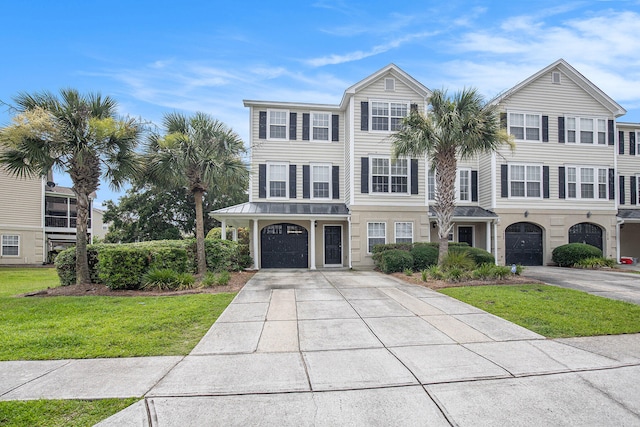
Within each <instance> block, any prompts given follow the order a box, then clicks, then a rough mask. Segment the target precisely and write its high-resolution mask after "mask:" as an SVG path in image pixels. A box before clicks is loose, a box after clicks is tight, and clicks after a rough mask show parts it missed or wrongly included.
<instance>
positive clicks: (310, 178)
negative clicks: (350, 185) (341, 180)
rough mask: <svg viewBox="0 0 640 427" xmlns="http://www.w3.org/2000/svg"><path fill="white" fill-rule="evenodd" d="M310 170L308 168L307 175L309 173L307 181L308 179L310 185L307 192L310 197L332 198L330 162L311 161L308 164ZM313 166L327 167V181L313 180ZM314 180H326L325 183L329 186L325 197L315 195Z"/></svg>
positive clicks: (319, 198) (318, 198)
mask: <svg viewBox="0 0 640 427" xmlns="http://www.w3.org/2000/svg"><path fill="white" fill-rule="evenodd" d="M309 166H310V168H309V169H310V170H309V175H311V176H310V177H309V181H310V185H311V188H310V189H309V193H310V195H311V199H316V200H327V199H331V198H332V194H331V190H332V187H333V185H332V182H331V166H332V165H331V163H311V164H310V165H309ZM314 168H327V181H316V180H315V175H314V173H313V170H314ZM316 182H326V183H327V185H328V186H329V192H328V195H327V197H318V196H316V195H315V189H314V184H315V183H316Z"/></svg>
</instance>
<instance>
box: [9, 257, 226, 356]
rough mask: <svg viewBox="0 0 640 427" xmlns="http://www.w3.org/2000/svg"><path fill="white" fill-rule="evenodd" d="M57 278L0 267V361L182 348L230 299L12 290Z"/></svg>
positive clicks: (188, 347) (170, 351)
mask: <svg viewBox="0 0 640 427" xmlns="http://www.w3.org/2000/svg"><path fill="white" fill-rule="evenodd" d="M56 283H57V278H56V276H55V271H54V270H51V269H43V268H31V269H24V268H23V269H5V268H2V269H0V342H1V343H2V345H1V346H0V360H44V359H67V358H69V359H76V358H94V357H132V356H166V355H184V354H188V353H189V351H191V349H193V347H194V346H195V345H196V344H197V342H198V341H199V340H200V339H201V338H202V336H203V335H204V334H205V333H206V332H207V330H208V329H209V328H210V327H211V325H212V324H213V322H215V320H216V319H217V318H218V316H219V315H220V314H221V313H222V311H223V310H224V309H225V308H226V307H227V305H229V303H230V302H231V300H232V299H233V297H234V294H195V295H181V296H171V297H169V296H162V297H151V296H149V297H96V296H86V297H46V298H41V297H33V298H16V297H14V296H12V295H17V294H21V293H24V292H28V291H34V290H38V289H43V288H46V287H47V286H54V285H55V284H56Z"/></svg>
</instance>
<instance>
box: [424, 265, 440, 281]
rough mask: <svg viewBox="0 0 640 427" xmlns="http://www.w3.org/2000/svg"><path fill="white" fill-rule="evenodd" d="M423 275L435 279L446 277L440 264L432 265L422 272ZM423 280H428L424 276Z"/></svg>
mask: <svg viewBox="0 0 640 427" xmlns="http://www.w3.org/2000/svg"><path fill="white" fill-rule="evenodd" d="M422 275H423V277H425V276H428V277H429V278H431V279H433V280H442V279H444V272H443V271H442V269H441V268H440V266H438V265H432V266H431V267H429V268H427V269H426V270H424V271H423V272H422ZM422 280H424V281H425V282H426V280H425V279H424V278H423V279H422Z"/></svg>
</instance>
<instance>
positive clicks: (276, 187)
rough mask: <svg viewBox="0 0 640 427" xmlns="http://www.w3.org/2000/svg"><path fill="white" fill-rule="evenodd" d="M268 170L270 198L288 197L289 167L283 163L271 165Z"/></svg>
mask: <svg viewBox="0 0 640 427" xmlns="http://www.w3.org/2000/svg"><path fill="white" fill-rule="evenodd" d="M268 168H269V172H268V177H269V197H287V187H288V182H287V176H288V173H287V172H288V171H289V166H288V165H287V164H282V163H278V164H274V163H269V164H268Z"/></svg>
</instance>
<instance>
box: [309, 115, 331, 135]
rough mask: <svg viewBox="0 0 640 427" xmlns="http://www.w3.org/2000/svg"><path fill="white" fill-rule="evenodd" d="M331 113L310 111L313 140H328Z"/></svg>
mask: <svg viewBox="0 0 640 427" xmlns="http://www.w3.org/2000/svg"><path fill="white" fill-rule="evenodd" d="M330 125H331V114H329V113H311V128H312V139H313V140H314V141H329V139H330V129H331V127H330Z"/></svg>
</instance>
